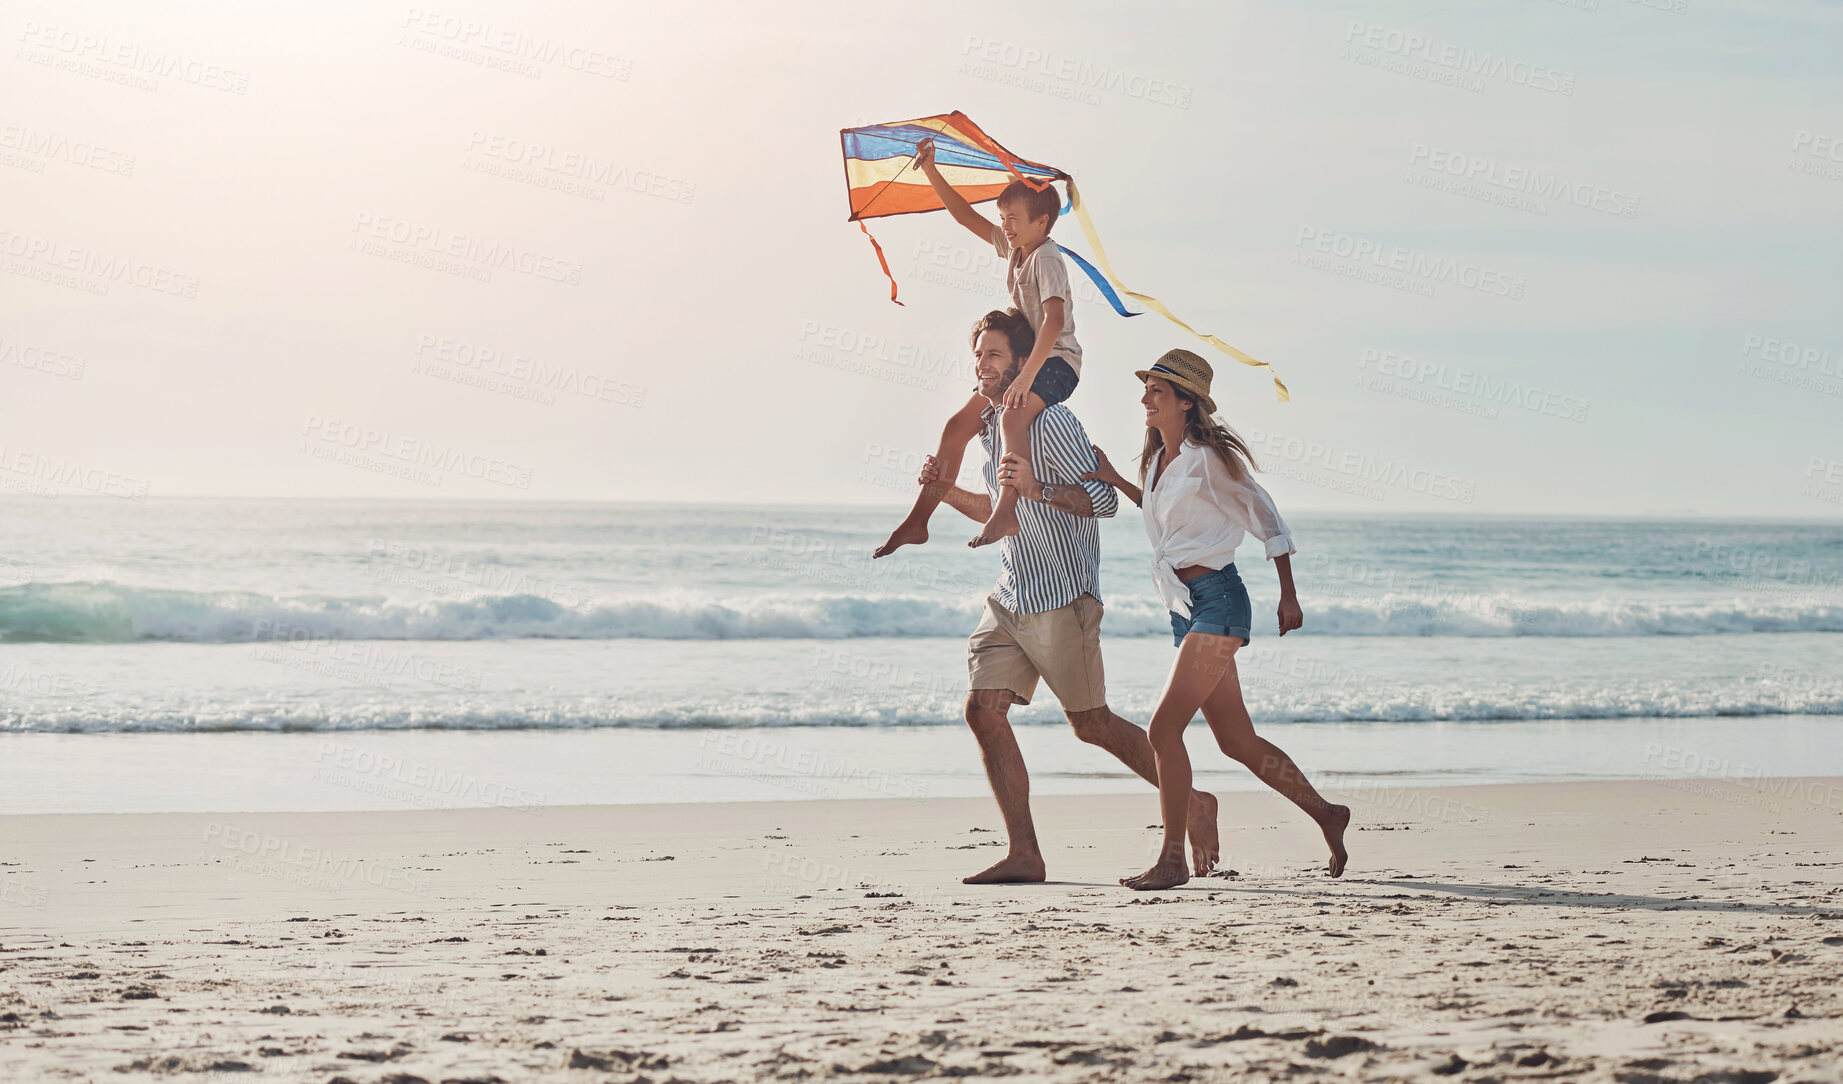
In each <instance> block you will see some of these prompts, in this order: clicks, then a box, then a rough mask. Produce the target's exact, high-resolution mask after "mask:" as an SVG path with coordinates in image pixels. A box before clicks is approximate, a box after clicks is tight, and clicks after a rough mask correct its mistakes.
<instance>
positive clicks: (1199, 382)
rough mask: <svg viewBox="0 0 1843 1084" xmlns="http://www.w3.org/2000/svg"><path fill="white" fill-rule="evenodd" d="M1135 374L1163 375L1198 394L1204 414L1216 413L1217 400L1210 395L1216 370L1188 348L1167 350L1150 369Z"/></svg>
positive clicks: (1140, 375)
mask: <svg viewBox="0 0 1843 1084" xmlns="http://www.w3.org/2000/svg"><path fill="white" fill-rule="evenodd" d="M1133 375H1134V376H1136V377H1138V378H1139V379H1141V380H1144V379H1145V378H1146V377H1148V376H1156V377H1162V378H1164V379H1165V380H1167V381H1170V382H1171V384H1172V385H1174V386H1176V387H1179V388H1183V389H1184V390H1185V391H1187V392H1189V393H1190V394H1191V395H1194V396H1196V399H1197V405H1199V406H1201V407H1202V408H1203V413H1204V414H1214V413H1216V401H1215V400H1214V399H1211V398H1210V397H1209V382H1210V378H1211V377H1212V376H1214V375H1215V371H1214V370H1212V369H1211V368H1210V367H1209V362H1207V361H1204V360H1203V359H1202V358H1200V357H1198V356H1197V355H1195V354H1193V353H1191V352H1190V351H1188V350H1184V349H1177V350H1167V351H1165V353H1164V356H1163V357H1161V358H1159V359H1158V360H1157V361H1155V362H1153V363H1152V367H1151V368H1150V369H1141V370H1139V371H1138V372H1136V373H1134V374H1133Z"/></svg>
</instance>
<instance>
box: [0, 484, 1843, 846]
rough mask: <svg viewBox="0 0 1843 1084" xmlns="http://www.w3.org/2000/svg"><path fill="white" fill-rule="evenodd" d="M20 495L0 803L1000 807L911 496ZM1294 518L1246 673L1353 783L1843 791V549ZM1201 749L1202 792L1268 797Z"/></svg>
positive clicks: (1279, 719)
mask: <svg viewBox="0 0 1843 1084" xmlns="http://www.w3.org/2000/svg"><path fill="white" fill-rule="evenodd" d="M0 513H3V514H0V812H66V811H93V812H128V811H143V810H164V809H248V808H265V809H267V808H277V809H306V808H314V809H322V808H354V809H364V808H403V807H406V806H420V807H441V806H448V805H513V806H517V807H520V808H532V809H536V808H541V807H543V806H544V805H547V804H558V803H566V802H567V803H576V802H591V803H620V802H636V801H712V800H729V799H742V798H748V799H755V798H810V797H820V798H825V797H860V796H891V797H918V796H929V795H947V794H968V795H977V794H981V793H984V790H983V786H984V784H983V778H982V776H981V775H980V768H979V763H978V757H977V754H976V750H975V747H974V746H973V744H972V742H971V739H970V738H969V737H968V736H967V735H966V734H965V733H964V730H963V727H962V726H961V724H960V707H961V703H962V701H963V699H964V695H965V661H964V660H965V637H966V635H967V633H969V632H970V631H971V630H972V628H973V626H974V624H975V623H976V622H977V620H978V614H979V607H980V600H981V599H982V597H983V596H984V594H985V593H986V591H987V590H988V589H989V588H990V586H991V583H992V580H993V578H994V576H995V574H996V568H997V554H996V551H994V550H969V549H968V548H967V547H966V546H965V541H966V538H968V537H970V535H971V534H972V532H973V529H974V525H973V524H972V523H971V522H970V521H965V520H962V519H961V518H960V517H959V516H957V515H956V514H954V513H952V512H951V511H948V510H943V511H942V512H941V513H940V514H939V515H938V516H937V517H936V519H935V526H934V539H933V541H931V542H930V544H929V545H927V546H925V547H910V548H908V549H905V550H902V551H900V552H899V553H898V554H896V555H894V556H892V557H890V558H885V559H884V560H881V561H876V562H872V561H870V560H869V551H870V549H871V547H872V546H873V545H875V544H876V543H877V542H878V541H880V540H881V539H882V537H883V536H884V534H886V533H887V531H888V529H889V528H890V526H892V525H893V524H894V522H895V521H896V519H897V518H898V517H899V514H900V512H899V510H897V509H894V508H890V509H877V508H871V509H865V508H795V507H761V508H748V507H708V506H705V507H693V506H670V505H638V504H548V505H547V504H526V503H519V504H514V503H460V502H455V503H435V502H414V503H411V502H383V501H370V502H357V501H354V502H336V501H266V500H203V499H201V500H148V501H125V500H84V501H78V500H66V499H58V500H30V499H19V500H9V501H6V502H3V504H0ZM1290 522H1291V525H1292V527H1293V529H1294V533H1295V537H1296V541H1297V544H1298V546H1299V549H1300V552H1299V554H1298V555H1297V556H1296V557H1295V558H1294V562H1295V563H1294V570H1295V578H1296V580H1297V583H1298V588H1299V595H1300V601H1301V603H1302V605H1303V607H1304V610H1305V619H1306V620H1305V627H1304V628H1303V629H1301V630H1299V631H1298V632H1297V633H1293V634H1289V635H1288V636H1287V637H1285V639H1284V640H1280V639H1278V638H1276V637H1274V636H1273V632H1274V617H1273V609H1274V604H1275V602H1276V600H1277V588H1276V586H1275V581H1274V578H1273V575H1272V572H1271V570H1270V569H1269V568H1268V567H1267V562H1266V561H1265V560H1263V559H1262V556H1261V553H1260V550H1259V547H1258V545H1250V546H1248V547H1246V548H1244V550H1243V552H1242V554H1241V558H1242V559H1241V560H1240V561H1239V562H1238V564H1239V565H1240V567H1241V569H1242V572H1243V578H1244V580H1245V581H1246V582H1247V583H1248V585H1249V589H1250V591H1251V593H1252V595H1253V597H1254V601H1255V615H1256V626H1255V629H1254V632H1255V639H1254V642H1253V644H1252V645H1251V646H1250V647H1249V648H1248V649H1246V650H1245V651H1244V652H1243V653H1242V655H1241V672H1242V677H1243V684H1244V689H1245V693H1246V697H1247V702H1248V705H1249V709H1250V711H1251V712H1252V714H1253V716H1254V719H1255V722H1256V724H1257V725H1259V726H1263V727H1264V728H1265V729H1266V732H1267V733H1268V735H1269V736H1270V737H1272V738H1274V740H1276V741H1278V742H1279V743H1280V744H1282V745H1284V746H1286V747H1287V748H1288V749H1289V751H1291V752H1292V753H1293V755H1294V756H1295V758H1297V759H1299V760H1300V762H1301V764H1302V765H1303V766H1304V767H1305V768H1306V770H1307V771H1308V772H1313V771H1314V767H1315V765H1317V766H1319V767H1320V769H1321V771H1322V772H1324V773H1326V774H1327V778H1326V779H1325V780H1323V781H1324V782H1326V783H1327V784H1328V785H1330V786H1333V787H1336V786H1351V785H1354V783H1356V782H1363V781H1376V780H1393V781H1396V782H1408V783H1413V784H1415V785H1427V786H1437V785H1440V784H1449V783H1462V782H1486V781H1504V780H1515V779H1557V778H1607V777H1612V778H1619V777H1627V778H1643V777H1652V776H1655V775H1656V774H1658V773H1659V772H1663V773H1665V774H1669V773H1671V772H1676V773H1678V774H1682V775H1684V776H1685V777H1686V778H1690V777H1711V776H1719V777H1721V778H1730V777H1733V778H1767V777H1777V776H1787V775H1801V774H1802V775H1815V774H1824V773H1830V774H1843V742H1839V741H1838V740H1837V735H1838V733H1839V732H1838V730H1837V729H1836V727H1837V724H1838V719H1837V716H1838V715H1840V714H1843V635H1839V634H1843V528H1839V527H1836V526H1828V525H1820V524H1797V523H1748V522H1736V521H1694V522H1662V521H1642V522H1640V521H1634V522H1615V521H1608V520H1602V519H1580V520H1542V521H1537V520H1529V519H1510V518H1499V519H1487V518H1476V519H1455V518H1449V517H1438V518H1436V517H1425V518H1399V517H1396V518H1385V517H1360V516H1318V517H1314V516H1306V515H1301V516H1295V517H1291V519H1290ZM1102 552H1103V555H1104V556H1103V567H1102V592H1103V595H1104V601H1105V603H1106V618H1105V621H1104V624H1103V636H1104V640H1103V650H1104V653H1105V659H1106V666H1107V679H1108V687H1109V699H1110V702H1111V704H1112V706H1113V707H1114V709H1115V710H1116V711H1118V712H1120V713H1121V714H1123V715H1125V716H1127V717H1128V718H1130V719H1134V720H1136V721H1140V722H1143V721H1144V720H1145V719H1146V717H1147V716H1148V715H1149V712H1150V708H1151V706H1152V704H1153V703H1154V702H1155V701H1156V699H1157V696H1158V692H1159V690H1160V687H1161V685H1162V683H1163V680H1164V677H1165V673H1166V670H1167V668H1168V667H1169V664H1170V655H1171V651H1172V646H1171V641H1170V632H1169V625H1168V622H1167V618H1166V616H1165V613H1164V610H1163V608H1162V607H1161V606H1160V605H1159V603H1158V601H1157V598H1156V596H1155V595H1154V593H1153V591H1152V585H1151V578H1150V573H1149V549H1148V546H1147V543H1146V540H1145V536H1144V532H1143V530H1142V528H1141V526H1140V523H1139V518H1138V513H1137V511H1136V510H1134V509H1132V508H1131V507H1130V506H1128V507H1127V508H1125V509H1124V510H1123V511H1122V513H1121V515H1120V516H1119V517H1117V518H1116V519H1113V520H1110V521H1104V522H1103V524H1102ZM1013 718H1014V720H1015V721H1016V722H1017V723H1019V724H1020V728H1021V730H1022V731H1023V732H1024V734H1025V738H1024V741H1025V748H1026V754H1027V757H1028V758H1029V759H1030V760H1031V762H1032V768H1033V779H1034V780H1037V781H1038V789H1039V790H1040V791H1043V792H1065V793H1066V792H1082V791H1106V790H1125V789H1133V788H1142V787H1144V784H1142V783H1140V782H1139V781H1137V780H1136V779H1133V778H1132V777H1131V776H1129V775H1126V774H1125V773H1124V770H1123V769H1121V768H1120V766H1119V765H1118V764H1117V763H1115V762H1113V761H1111V760H1110V759H1108V758H1106V757H1105V756H1104V755H1103V754H1099V753H1098V752H1096V751H1095V750H1092V749H1089V748H1087V747H1084V746H1081V745H1080V744H1079V743H1077V742H1075V741H1074V740H1073V739H1072V737H1070V736H1069V734H1068V732H1067V729H1066V727H1064V726H1062V725H1061V716H1060V713H1059V711H1058V710H1057V708H1056V705H1055V701H1054V698H1053V697H1051V696H1050V695H1049V694H1048V693H1047V690H1044V691H1040V692H1039V695H1038V697H1037V699H1036V702H1035V703H1033V704H1031V705H1029V706H1028V707H1021V708H1018V709H1016V710H1015V711H1014V714H1013ZM1192 729H1193V732H1197V733H1193V735H1192V737H1193V739H1198V740H1199V741H1200V742H1202V743H1204V744H1201V745H1199V749H1200V750H1202V751H1201V752H1200V753H1199V760H1200V761H1202V760H1204V759H1205V758H1209V757H1213V760H1208V761H1207V762H1206V763H1200V764H1199V771H1200V772H1201V773H1203V774H1200V776H1199V778H1200V779H1208V780H1209V781H1210V785H1212V786H1218V787H1219V788H1229V787H1235V788H1240V787H1243V786H1245V785H1249V784H1252V785H1255V786H1258V784H1253V783H1252V780H1249V779H1247V778H1246V773H1245V772H1241V771H1240V770H1239V768H1238V767H1237V766H1234V765H1226V766H1225V765H1224V764H1222V763H1221V761H1222V758H1221V757H1220V755H1219V754H1214V753H1212V752H1209V751H1208V750H1207V744H1206V743H1207V731H1206V729H1205V728H1203V727H1202V726H1201V725H1198V726H1196V727H1193V728H1192ZM1230 769H1235V770H1233V771H1231V770H1230ZM329 779H331V780H333V781H331V782H329ZM1147 793H1148V794H1149V793H1150V791H1149V788H1148V789H1147Z"/></svg>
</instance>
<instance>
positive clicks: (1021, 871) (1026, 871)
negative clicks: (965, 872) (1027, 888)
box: [960, 854, 1044, 885]
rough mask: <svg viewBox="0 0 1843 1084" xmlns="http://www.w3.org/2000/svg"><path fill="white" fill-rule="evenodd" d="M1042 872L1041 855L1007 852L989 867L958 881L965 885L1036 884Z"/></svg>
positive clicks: (1040, 878)
mask: <svg viewBox="0 0 1843 1084" xmlns="http://www.w3.org/2000/svg"><path fill="white" fill-rule="evenodd" d="M1043 874H1044V869H1043V858H1042V856H1041V855H1034V856H1033V855H1016V854H1008V855H1006V856H1005V857H1004V858H1002V859H1000V860H999V861H998V862H997V863H996V864H995V865H993V866H991V867H990V868H987V869H983V870H980V871H979V872H978V873H975V874H973V875H972V876H971V877H962V878H960V883H961V884H966V885H1011V884H1036V883H1038V882H1040V881H1042V880H1043Z"/></svg>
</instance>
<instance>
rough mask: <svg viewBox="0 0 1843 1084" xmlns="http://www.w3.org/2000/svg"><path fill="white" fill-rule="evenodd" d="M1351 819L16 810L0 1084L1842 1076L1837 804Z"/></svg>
mask: <svg viewBox="0 0 1843 1084" xmlns="http://www.w3.org/2000/svg"><path fill="white" fill-rule="evenodd" d="M1343 797H1344V799H1345V800H1348V801H1350V802H1351V804H1352V805H1353V808H1354V809H1355V811H1356V824H1355V831H1353V833H1352V834H1351V837H1350V838H1351V853H1352V862H1351V869H1350V873H1349V874H1348V876H1347V877H1346V878H1345V879H1343V880H1341V881H1332V880H1328V879H1326V878H1325V877H1323V876H1322V875H1321V874H1319V873H1317V872H1316V869H1317V867H1318V865H1319V861H1320V856H1319V849H1320V848H1321V846H1322V844H1321V842H1320V841H1319V840H1318V839H1317V837H1316V833H1315V831H1314V830H1313V829H1312V826H1311V825H1310V823H1309V822H1307V821H1306V820H1305V819H1304V818H1303V817H1301V816H1298V815H1297V814H1295V813H1294V811H1293V810H1292V809H1291V808H1290V807H1288V806H1286V805H1285V804H1284V803H1283V802H1281V801H1280V800H1279V799H1278V798H1275V797H1273V796H1271V795H1265V794H1229V795H1225V796H1224V797H1223V802H1222V825H1223V844H1224V847H1223V853H1224V860H1225V866H1226V869H1228V870H1233V871H1234V873H1233V874H1230V875H1225V876H1221V877H1212V878H1208V879H1203V880H1196V881H1193V882H1191V884H1189V885H1187V886H1184V887H1183V888H1180V889H1175V890H1171V891H1166V892H1159V893H1152V894H1147V895H1139V894H1134V893H1131V892H1128V891H1126V890H1124V889H1121V888H1118V887H1117V886H1115V885H1114V884H1113V883H1112V882H1113V879H1114V878H1115V877H1118V876H1119V875H1121V874H1124V873H1127V872H1131V871H1136V870H1137V869H1139V868H1142V867H1143V866H1144V865H1145V864H1146V862H1147V859H1148V856H1149V855H1150V853H1151V851H1152V849H1153V848H1154V847H1155V845H1156V839H1157V831H1156V827H1155V826H1154V825H1153V823H1152V822H1153V821H1155V820H1156V806H1155V803H1154V800H1153V796H1152V795H1151V793H1150V792H1149V791H1148V792H1147V793H1146V794H1145V795H1143V796H1137V797H1134V796H1104V797H1052V798H1043V799H1039V800H1038V801H1037V802H1036V810H1037V815H1038V826H1039V833H1040V834H1041V836H1042V837H1043V841H1044V845H1045V848H1046V855H1047V857H1048V859H1049V863H1050V877H1051V879H1052V880H1051V882H1050V883H1048V884H1042V885H1028V886H1005V887H980V888H974V887H968V886H963V885H961V884H959V883H958V878H959V877H960V876H961V875H963V874H965V873H969V872H972V871H973V870H975V869H978V868H981V867H983V866H984V865H986V864H987V863H988V862H989V861H990V860H992V859H993V858H995V857H996V856H997V854H998V853H1000V849H1001V848H1002V846H1003V843H1002V835H1001V834H1000V833H999V831H997V829H998V824H997V817H996V812H995V810H994V809H993V807H992V804H991V803H990V802H989V801H982V800H971V799H930V800H923V801H900V800H891V801H874V802H839V801H834V802H788V803H774V804H711V805H701V806H629V807H619V806H601V807H569V808H553V809H544V810H540V811H536V812H521V811H515V810H498V809H495V810H456V811H439V812H397V813H350V814H330V813H313V814H247V815H245V814H158V815H118V816H101V815H98V816H74V815H73V816H19V817H9V818H6V819H5V824H4V832H5V838H6V847H5V851H6V861H5V865H4V867H0V1010H3V1013H0V1079H3V1080H6V1081H9V1082H12V1081H38V1080H70V1081H104V1080H107V1081H133V1080H142V1079H146V1080H171V1079H184V1080H201V1079H216V1078H219V1077H222V1078H225V1079H231V1078H235V1079H251V1078H252V1077H259V1078H261V1079H275V1080H285V1081H303V1082H306V1081H312V1082H315V1084H333V1082H335V1081H352V1082H356V1084H376V1082H391V1084H413V1082H415V1081H427V1082H430V1084H439V1082H443V1081H451V1082H459V1081H482V1082H484V1081H494V1080H498V1081H504V1082H507V1084H517V1082H522V1081H540V1080H541V1081H550V1080H570V1081H574V1080H580V1081H592V1082H596V1084H601V1082H603V1081H622V1082H626V1081H636V1080H642V1079H645V1080H651V1081H654V1082H658V1084H664V1082H666V1081H670V1080H681V1081H718V1080H767V1079H777V1080H779V1079H798V1078H805V1077H813V1076H818V1077H829V1076H834V1075H849V1076H851V1077H852V1078H853V1079H875V1078H879V1077H923V1076H1001V1075H1023V1076H1029V1077H1031V1078H1037V1079H1052V1080H1068V1081H1076V1080H1119V1079H1135V1080H1139V1079H1143V1080H1177V1081H1186V1080H1221V1079H1270V1078H1272V1079H1278V1078H1297V1077H1302V1076H1303V1077H1325V1078H1330V1079H1343V1078H1350V1079H1363V1080H1372V1079H1374V1080H1382V1079H1421V1078H1426V1077H1429V1076H1434V1075H1440V1076H1444V1077H1446V1078H1448V1079H1453V1080H1462V1081H1495V1080H1524V1079H1529V1080H1536V1079H1563V1080H1570V1081H1598V1080H1614V1081H1620V1082H1623V1084H1639V1082H1665V1081H1705V1082H1713V1081H1724V1082H1729V1081H1732V1082H1742V1081H1747V1082H1765V1081H1772V1080H1787V1081H1820V1080H1835V1079H1837V1078H1838V1076H1837V1074H1838V1063H1839V1055H1843V1024H1840V1023H1839V1019H1840V1017H1843V988H1840V987H1839V977H1840V976H1843V863H1840V862H1839V861H1838V860H1837V856H1836V854H1835V848H1836V843H1837V841H1838V839H1839V838H1843V823H1840V822H1839V817H1843V780H1837V779H1814V780H1789V779H1772V780H1754V781H1750V782H1749V783H1747V784H1745V785H1740V784H1735V783H1728V782H1720V781H1709V782H1702V783H1694V784H1690V783H1678V784H1671V783H1666V782H1655V781H1654V782H1634V783H1572V784H1568V783H1564V784H1539V785H1506V786H1492V787H1472V788H1449V789H1425V790H1372V791H1366V792H1363V793H1359V794H1346V795H1343Z"/></svg>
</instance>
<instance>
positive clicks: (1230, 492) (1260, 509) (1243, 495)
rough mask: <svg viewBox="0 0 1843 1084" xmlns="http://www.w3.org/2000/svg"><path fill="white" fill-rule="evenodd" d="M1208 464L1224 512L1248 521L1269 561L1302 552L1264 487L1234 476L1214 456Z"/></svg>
mask: <svg viewBox="0 0 1843 1084" xmlns="http://www.w3.org/2000/svg"><path fill="white" fill-rule="evenodd" d="M1208 462H1209V466H1208V467H1207V468H1205V469H1206V470H1207V471H1208V485H1209V489H1210V491H1211V494H1212V495H1213V496H1214V497H1215V498H1216V500H1217V501H1218V502H1219V503H1220V505H1221V506H1222V508H1223V510H1224V511H1226V512H1228V513H1229V514H1230V515H1238V518H1241V519H1245V520H1246V521H1247V526H1248V533H1249V534H1251V535H1253V536H1254V537H1256V538H1258V539H1260V540H1261V542H1262V543H1263V544H1265V545H1266V547H1267V559H1268V560H1269V561H1271V560H1273V559H1274V558H1275V557H1285V556H1286V555H1288V554H1291V553H1297V552H1299V551H1298V549H1296V548H1295V547H1294V546H1293V532H1292V531H1290V530H1288V529H1287V526H1286V521H1285V520H1284V519H1281V518H1280V509H1279V508H1277V507H1276V506H1275V505H1274V503H1273V497H1271V496H1269V495H1268V493H1267V491H1266V490H1265V489H1263V488H1261V483H1259V482H1257V481H1255V480H1254V479H1253V477H1247V478H1236V477H1235V476H1233V475H1231V474H1230V473H1229V468H1228V467H1227V466H1225V465H1223V464H1222V463H1221V462H1219V461H1218V460H1217V459H1216V457H1215V455H1214V454H1212V455H1211V456H1210V458H1209V461H1208Z"/></svg>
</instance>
